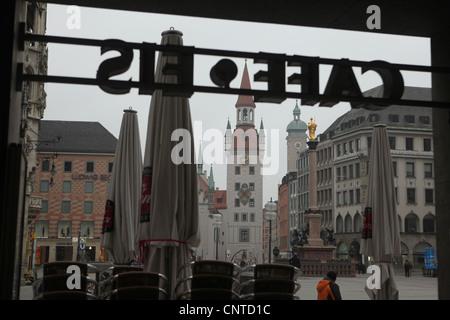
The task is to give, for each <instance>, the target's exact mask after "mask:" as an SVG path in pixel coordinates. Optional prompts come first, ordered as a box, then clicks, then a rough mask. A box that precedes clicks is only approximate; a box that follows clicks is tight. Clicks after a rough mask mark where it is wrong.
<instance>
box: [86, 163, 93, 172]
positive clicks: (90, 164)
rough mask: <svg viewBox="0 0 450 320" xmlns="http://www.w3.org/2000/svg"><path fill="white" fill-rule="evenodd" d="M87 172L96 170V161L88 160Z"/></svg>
mask: <svg viewBox="0 0 450 320" xmlns="http://www.w3.org/2000/svg"><path fill="white" fill-rule="evenodd" d="M86 172H94V161H87V162H86Z"/></svg>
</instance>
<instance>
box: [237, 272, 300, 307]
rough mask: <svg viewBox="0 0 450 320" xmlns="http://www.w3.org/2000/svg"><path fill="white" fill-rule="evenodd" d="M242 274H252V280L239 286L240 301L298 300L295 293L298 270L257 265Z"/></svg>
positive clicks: (297, 284)
mask: <svg viewBox="0 0 450 320" xmlns="http://www.w3.org/2000/svg"><path fill="white" fill-rule="evenodd" d="M243 272H252V273H253V275H254V278H253V279H250V280H247V281H245V282H243V283H242V284H241V285H240V286H239V289H238V291H239V293H240V298H241V299H242V300H298V297H297V296H296V295H295V293H296V292H297V291H298V290H299V289H300V284H299V283H297V282H296V280H297V277H298V275H299V274H300V270H299V269H298V268H296V267H294V266H291V265H285V264H258V265H252V266H249V267H247V268H246V269H244V270H243Z"/></svg>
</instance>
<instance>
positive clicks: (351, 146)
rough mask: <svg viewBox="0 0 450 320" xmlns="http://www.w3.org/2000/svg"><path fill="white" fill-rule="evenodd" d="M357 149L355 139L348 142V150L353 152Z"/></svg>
mask: <svg viewBox="0 0 450 320" xmlns="http://www.w3.org/2000/svg"><path fill="white" fill-rule="evenodd" d="M354 151H355V150H354V149H353V140H350V141H349V142H348V152H350V153H353V152H354Z"/></svg>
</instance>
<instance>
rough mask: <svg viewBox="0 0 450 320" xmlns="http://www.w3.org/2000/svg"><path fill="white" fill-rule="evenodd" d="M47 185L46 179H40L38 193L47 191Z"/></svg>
mask: <svg viewBox="0 0 450 320" xmlns="http://www.w3.org/2000/svg"><path fill="white" fill-rule="evenodd" d="M48 186H49V182H48V180H41V182H40V183H39V192H40V193H47V192H48Z"/></svg>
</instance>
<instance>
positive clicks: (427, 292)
mask: <svg viewBox="0 0 450 320" xmlns="http://www.w3.org/2000/svg"><path fill="white" fill-rule="evenodd" d="M368 277H369V274H367V275H365V274H357V275H356V277H353V278H341V277H338V278H337V279H336V283H337V284H338V285H339V288H340V290H341V295H342V299H343V300H370V299H369V296H368V295H367V293H366V291H365V290H364V286H365V285H366V281H367V278H368ZM320 279H321V278H315V277H314V278H311V277H301V276H300V277H299V279H298V280H297V281H299V282H300V284H301V288H300V290H299V291H298V292H297V295H298V296H299V297H300V300H316V299H317V291H316V286H317V283H318V282H319V280H320ZM395 280H396V283H397V287H398V290H399V300H437V299H438V292H437V288H438V285H437V278H429V277H423V276H422V275H421V274H419V273H416V274H414V273H413V274H412V275H411V277H408V278H406V277H405V276H404V275H403V274H396V275H395Z"/></svg>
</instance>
